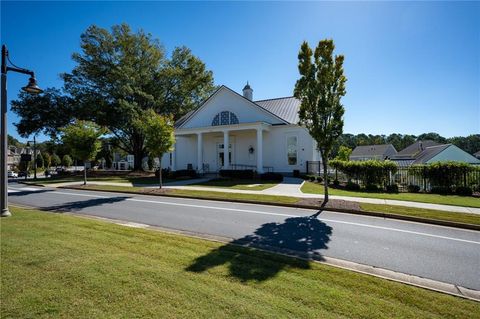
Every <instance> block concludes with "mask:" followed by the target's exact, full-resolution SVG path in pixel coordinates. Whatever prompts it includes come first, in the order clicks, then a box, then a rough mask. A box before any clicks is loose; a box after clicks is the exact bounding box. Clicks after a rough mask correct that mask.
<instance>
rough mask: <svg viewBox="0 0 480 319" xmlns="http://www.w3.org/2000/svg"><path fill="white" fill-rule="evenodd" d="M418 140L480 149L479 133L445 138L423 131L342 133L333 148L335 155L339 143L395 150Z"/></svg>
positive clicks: (468, 150)
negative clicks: (415, 133)
mask: <svg viewBox="0 0 480 319" xmlns="http://www.w3.org/2000/svg"><path fill="white" fill-rule="evenodd" d="M418 140H432V141H435V142H438V143H445V144H446V143H450V144H453V145H456V146H458V147H460V148H461V149H462V150H464V151H466V152H468V153H470V154H473V153H475V152H478V151H480V134H472V135H469V136H466V137H463V136H456V137H451V138H445V137H443V136H441V135H439V134H437V133H424V134H421V135H418V136H416V135H408V134H405V135H404V134H396V133H394V134H390V135H372V134H368V135H367V134H363V133H362V134H357V135H354V134H342V135H341V136H340V138H339V139H338V143H337V145H336V147H335V149H334V152H333V153H334V154H333V156H332V157H335V156H336V155H337V152H338V148H339V147H340V146H341V145H344V146H347V147H349V148H351V149H354V148H355V147H357V146H359V145H374V144H392V145H393V146H394V147H395V149H396V150H397V151H401V150H402V149H404V148H405V147H407V146H408V145H410V144H412V143H414V142H415V141H418Z"/></svg>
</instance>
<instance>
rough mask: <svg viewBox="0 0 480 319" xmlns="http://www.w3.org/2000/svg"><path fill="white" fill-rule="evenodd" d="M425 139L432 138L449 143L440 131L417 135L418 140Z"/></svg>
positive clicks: (438, 141)
mask: <svg viewBox="0 0 480 319" xmlns="http://www.w3.org/2000/svg"><path fill="white" fill-rule="evenodd" d="M425 140H432V141H435V142H437V143H447V139H446V138H445V137H443V136H441V135H440V134H438V133H434V132H430V133H423V134H420V135H419V136H418V137H417V141H425Z"/></svg>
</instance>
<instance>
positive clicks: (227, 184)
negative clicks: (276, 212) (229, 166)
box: [190, 179, 278, 191]
mask: <svg viewBox="0 0 480 319" xmlns="http://www.w3.org/2000/svg"><path fill="white" fill-rule="evenodd" d="M277 184H278V182H275V181H262V180H258V179H213V180H210V181H207V182H203V183H198V184H192V185H190V186H212V187H223V188H230V189H242V190H251V191H261V190H264V189H267V188H270V187H273V186H275V185H277ZM249 185H255V186H249Z"/></svg>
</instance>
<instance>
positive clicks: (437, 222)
mask: <svg viewBox="0 0 480 319" xmlns="http://www.w3.org/2000/svg"><path fill="white" fill-rule="evenodd" d="M22 184H26V183H22ZM26 185H35V186H41V187H45V185H42V184H34V183H28V184H26ZM57 188H61V189H73V190H84V191H93V192H107V193H120V194H132V195H145V196H160V197H162V196H163V197H176V198H189V199H198V200H210V201H218V202H233V203H245V204H257V205H268V206H281V207H290V208H302V209H312V210H322V211H330V212H337V213H346V214H354V215H365V216H373V217H379V218H389V219H397V220H405V221H410V222H417V223H424V224H433V225H438V226H446V227H453V228H462V229H469V230H476V231H480V225H475V224H466V223H459V222H452V221H444V220H437V219H430V218H423V217H415V216H405V215H398V214H392V213H380V212H372V211H359V210H351V209H343V208H338V209H337V208H322V209H321V208H320V207H318V206H313V205H299V204H288V203H274V202H262V201H252V200H241V199H221V198H205V197H201V196H185V195H175V194H155V193H152V194H148V193H139V192H135V191H123V190H122V191H120V190H100V189H87V188H75V187H69V186H60V187H57Z"/></svg>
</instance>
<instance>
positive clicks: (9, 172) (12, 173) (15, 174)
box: [8, 171, 18, 178]
mask: <svg viewBox="0 0 480 319" xmlns="http://www.w3.org/2000/svg"><path fill="white" fill-rule="evenodd" d="M17 177H18V174H17V173H15V172H12V171H8V178H17Z"/></svg>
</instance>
